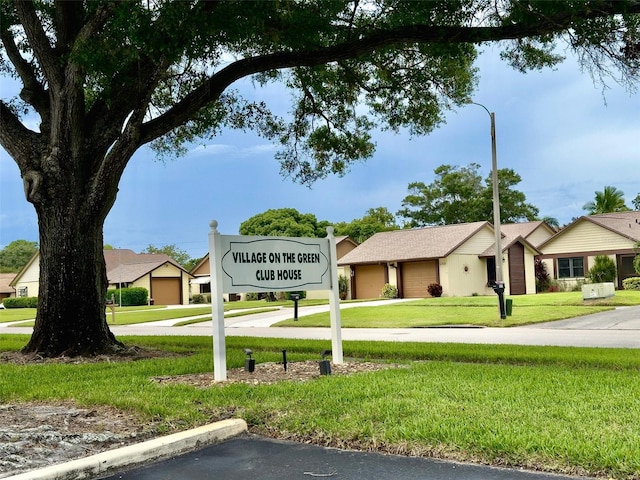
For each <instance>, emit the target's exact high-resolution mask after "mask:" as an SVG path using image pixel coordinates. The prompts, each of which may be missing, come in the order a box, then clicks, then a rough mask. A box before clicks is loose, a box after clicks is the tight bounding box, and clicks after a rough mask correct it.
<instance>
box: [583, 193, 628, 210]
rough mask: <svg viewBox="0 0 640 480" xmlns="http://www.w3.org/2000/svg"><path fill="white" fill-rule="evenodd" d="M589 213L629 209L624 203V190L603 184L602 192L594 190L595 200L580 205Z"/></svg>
mask: <svg viewBox="0 0 640 480" xmlns="http://www.w3.org/2000/svg"><path fill="white" fill-rule="evenodd" d="M582 209H583V210H586V211H587V212H588V213H589V215H597V214H599V213H611V212H626V211H628V210H629V207H627V206H626V205H625V203H624V192H623V191H622V190H618V189H617V188H616V187H611V186H605V187H604V190H603V191H602V192H596V198H595V201H592V202H587V203H585V204H584V206H583V207H582Z"/></svg>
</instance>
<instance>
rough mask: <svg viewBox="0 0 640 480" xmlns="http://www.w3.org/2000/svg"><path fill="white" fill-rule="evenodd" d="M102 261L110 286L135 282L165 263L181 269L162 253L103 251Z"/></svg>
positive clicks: (126, 250) (122, 250) (123, 250)
mask: <svg viewBox="0 0 640 480" xmlns="http://www.w3.org/2000/svg"><path fill="white" fill-rule="evenodd" d="M104 261H105V264H106V267H107V278H108V280H109V283H111V284H115V283H120V282H122V283H131V282H135V281H136V280H138V279H139V278H140V277H142V276H144V275H146V274H147V273H149V272H151V271H152V270H155V269H156V268H158V267H159V266H161V265H163V264H165V263H170V264H172V265H175V266H176V267H178V268H181V269H182V267H181V266H180V265H178V264H177V263H176V262H175V260H173V259H172V258H171V257H170V256H169V255H165V254H164V253H135V252H134V251H133V250H128V249H114V250H105V251H104Z"/></svg>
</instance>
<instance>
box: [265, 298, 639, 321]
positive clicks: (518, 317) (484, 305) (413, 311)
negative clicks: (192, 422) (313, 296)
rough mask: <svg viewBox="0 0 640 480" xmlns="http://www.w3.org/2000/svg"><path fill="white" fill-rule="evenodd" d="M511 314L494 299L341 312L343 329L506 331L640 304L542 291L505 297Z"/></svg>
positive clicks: (317, 317) (325, 317) (325, 316)
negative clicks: (481, 328)
mask: <svg viewBox="0 0 640 480" xmlns="http://www.w3.org/2000/svg"><path fill="white" fill-rule="evenodd" d="M511 299H512V301H513V314H512V315H511V316H508V317H507V318H506V319H504V320H501V319H500V318H499V312H498V303H497V297H489V296H483V297H479V296H478V297H440V298H425V299H421V300H415V301H412V302H403V303H398V304H391V305H385V306H376V307H359V308H350V309H343V310H341V312H340V318H341V325H342V327H344V328H412V327H413V328H417V327H434V326H442V325H477V326H489V327H511V326H517V325H527V324H532V323H540V322H549V321H553V320H561V319H565V318H573V317H577V316H581V315H587V314H590V313H597V312H601V311H605V310H610V309H613V308H615V307H617V306H628V305H640V292H636V291H619V292H616V295H615V297H612V298H608V299H600V300H588V301H584V300H583V299H582V294H581V293H580V292H566V293H543V294H537V295H522V296H517V297H512V298H511ZM274 326H275V327H292V326H298V327H329V326H330V317H329V313H317V314H313V315H305V316H302V317H300V318H299V319H298V321H294V320H293V319H290V320H285V321H282V322H278V323H276V324H275V325H274Z"/></svg>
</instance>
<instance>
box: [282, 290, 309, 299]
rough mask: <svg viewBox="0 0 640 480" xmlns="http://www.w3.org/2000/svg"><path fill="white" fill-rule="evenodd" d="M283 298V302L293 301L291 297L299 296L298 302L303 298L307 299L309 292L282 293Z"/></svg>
mask: <svg viewBox="0 0 640 480" xmlns="http://www.w3.org/2000/svg"><path fill="white" fill-rule="evenodd" d="M282 295H283V297H284V298H282V300H291V301H293V300H292V299H291V295H298V300H302V299H303V298H307V292H306V291H301V292H283V293H282Z"/></svg>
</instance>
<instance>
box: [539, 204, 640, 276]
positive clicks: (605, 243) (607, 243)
mask: <svg viewBox="0 0 640 480" xmlns="http://www.w3.org/2000/svg"><path fill="white" fill-rule="evenodd" d="M638 242H640V212H639V211H630V212H614V213H603V214H600V215H588V216H583V217H580V218H578V219H577V220H575V221H574V222H573V223H571V224H570V225H568V226H567V227H565V228H563V229H562V230H560V231H559V232H558V233H557V234H555V235H554V236H553V237H551V238H549V239H547V240H546V241H544V242H543V243H541V244H540V245H538V249H539V250H540V251H541V254H540V255H539V256H538V258H539V259H540V260H542V261H543V262H544V264H545V265H546V266H547V272H548V273H549V275H550V276H551V277H552V278H553V279H556V280H559V281H562V282H565V284H566V286H567V287H568V288H571V287H573V286H574V285H576V284H577V283H578V282H580V281H583V280H584V279H585V275H586V274H587V272H588V271H589V268H591V266H592V265H593V262H594V258H595V257H596V256H597V255H608V256H609V257H610V258H611V259H612V260H614V261H615V263H616V265H617V275H618V278H617V279H616V282H615V285H616V287H617V288H622V281H623V280H624V279H625V278H629V277H636V276H638V274H637V273H636V271H635V270H634V268H633V259H634V257H635V255H636V244H637V243H638Z"/></svg>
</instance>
